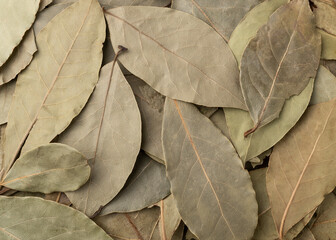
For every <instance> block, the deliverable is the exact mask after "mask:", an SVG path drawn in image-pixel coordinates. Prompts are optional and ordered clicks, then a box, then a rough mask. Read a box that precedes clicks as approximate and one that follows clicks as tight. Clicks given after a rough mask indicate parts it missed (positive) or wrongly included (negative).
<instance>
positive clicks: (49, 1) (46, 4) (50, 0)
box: [39, 0, 53, 12]
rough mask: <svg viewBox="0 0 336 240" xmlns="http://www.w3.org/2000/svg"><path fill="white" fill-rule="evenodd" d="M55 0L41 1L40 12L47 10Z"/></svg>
mask: <svg viewBox="0 0 336 240" xmlns="http://www.w3.org/2000/svg"><path fill="white" fill-rule="evenodd" d="M52 1H53V0H40V6H39V12H40V11H42V10H43V9H45V8H46V7H47V6H48V5H49V4H50V3H52Z"/></svg>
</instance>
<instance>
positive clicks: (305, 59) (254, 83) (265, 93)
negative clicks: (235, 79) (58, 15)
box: [240, 0, 321, 136]
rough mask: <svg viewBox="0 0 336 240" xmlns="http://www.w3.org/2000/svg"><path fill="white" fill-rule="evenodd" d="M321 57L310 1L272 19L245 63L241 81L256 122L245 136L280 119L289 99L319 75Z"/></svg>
mask: <svg viewBox="0 0 336 240" xmlns="http://www.w3.org/2000/svg"><path fill="white" fill-rule="evenodd" d="M279 36H283V37H281V38H279ZM320 54H321V37H320V35H319V34H318V32H317V31H316V28H315V22H314V16H313V14H312V12H311V10H310V7H309V3H308V1H305V0H293V1H291V2H289V3H287V4H285V5H283V6H282V7H280V8H279V9H278V10H276V11H275V12H274V14H272V15H271V16H270V18H269V21H268V23H267V24H266V25H264V26H262V27H261V28H260V29H259V30H258V32H257V35H256V37H255V38H253V39H252V40H251V41H250V42H249V44H248V46H247V47H246V49H245V52H244V54H243V57H242V61H241V73H240V82H241V86H242V90H243V95H244V99H245V102H246V105H247V107H248V109H249V112H250V115H251V118H252V119H253V122H254V127H253V128H252V129H250V130H248V129H246V130H248V131H247V132H245V136H247V135H249V134H251V133H252V132H254V131H255V130H256V129H258V128H259V127H262V126H264V125H266V124H268V123H270V122H272V121H273V120H274V119H276V118H278V117H279V115H280V112H281V110H282V109H283V105H284V103H285V100H286V99H289V98H290V97H291V96H294V95H298V94H299V93H301V92H302V90H303V89H304V88H305V87H306V86H307V84H308V83H309V79H310V78H314V77H315V75H316V71H317V68H318V66H319V58H320Z"/></svg>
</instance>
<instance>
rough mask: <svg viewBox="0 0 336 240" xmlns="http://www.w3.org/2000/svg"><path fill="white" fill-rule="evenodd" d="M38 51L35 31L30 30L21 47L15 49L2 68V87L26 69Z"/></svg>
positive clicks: (0, 71) (0, 69) (0, 74)
mask: <svg viewBox="0 0 336 240" xmlns="http://www.w3.org/2000/svg"><path fill="white" fill-rule="evenodd" d="M36 51H37V48H36V43H35V34H34V31H33V29H29V30H28V31H27V32H26V34H25V35H24V37H23V39H22V41H21V43H20V44H19V46H17V48H15V49H14V51H13V53H12V55H11V56H10V57H9V58H8V59H7V61H6V62H5V63H4V64H3V65H2V66H1V67H0V85H1V84H3V83H7V82H9V81H11V80H12V79H14V78H15V77H16V75H17V74H19V73H20V72H21V71H22V70H23V69H24V68H26V67H27V66H28V64H29V63H30V61H31V60H32V59H33V54H34V53H35V52H36Z"/></svg>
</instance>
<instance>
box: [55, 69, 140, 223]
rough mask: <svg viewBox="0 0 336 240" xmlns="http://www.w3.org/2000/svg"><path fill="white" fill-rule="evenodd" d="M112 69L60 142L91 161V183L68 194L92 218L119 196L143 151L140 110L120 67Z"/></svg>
mask: <svg viewBox="0 0 336 240" xmlns="http://www.w3.org/2000/svg"><path fill="white" fill-rule="evenodd" d="M112 66H113V63H110V64H108V65H105V66H104V67H103V68H102V70H101V72H100V78H99V82H98V84H97V86H96V89H95V91H94V92H93V94H92V96H91V98H90V100H89V102H88V104H87V105H86V107H85V108H84V109H83V111H82V113H81V114H80V115H79V117H78V118H77V119H75V121H74V122H73V124H72V125H71V126H70V127H69V128H68V129H67V130H66V131H65V132H64V133H63V134H62V135H61V136H60V138H59V142H62V143H65V144H68V145H70V146H72V147H74V148H76V149H78V150H79V151H80V152H82V153H83V154H84V155H85V156H86V157H87V158H88V159H89V164H90V166H91V168H92V174H91V178H90V180H89V181H88V182H87V183H86V184H85V185H84V186H83V187H82V188H81V189H79V190H78V191H76V192H67V196H68V197H69V199H70V200H71V202H72V203H73V204H74V205H75V206H76V208H77V209H79V210H81V211H83V212H84V213H85V214H87V215H88V216H92V215H93V214H94V213H95V212H96V211H97V210H98V209H99V208H100V207H101V206H105V205H106V204H107V203H108V202H110V201H111V200H112V199H113V198H114V197H115V196H116V195H117V194H118V192H119V191H120V190H121V188H122V187H123V186H124V184H125V182H126V180H127V178H128V176H129V175H130V174H131V172H132V169H133V167H134V164H135V161H136V158H137V155H138V153H139V150H140V143H141V119H140V113H139V109H138V106H137V103H136V100H135V98H134V95H133V92H132V89H131V87H130V86H129V84H128V83H127V81H126V79H125V77H124V75H123V74H122V72H121V70H120V68H119V66H118V64H117V63H116V64H115V65H114V68H113V70H112ZM111 71H113V72H112V77H111Z"/></svg>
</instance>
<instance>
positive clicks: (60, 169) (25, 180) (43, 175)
mask: <svg viewBox="0 0 336 240" xmlns="http://www.w3.org/2000/svg"><path fill="white" fill-rule="evenodd" d="M90 171H91V170H90V167H89V165H88V163H87V160H86V158H85V157H84V156H83V155H82V154H81V153H80V152H78V151H77V150H76V149H74V148H71V147H69V146H67V145H64V144H59V143H50V144H47V145H43V146H40V147H38V148H35V149H33V150H30V151H28V152H26V153H24V154H22V155H21V157H20V158H19V159H17V160H16V162H15V163H14V165H13V167H12V168H11V169H10V170H9V172H8V173H7V174H6V175H5V177H4V180H3V181H2V182H0V185H2V186H5V187H8V188H11V189H15V190H19V191H26V192H42V193H51V192H63V191H74V190H77V189H78V188H80V187H81V186H82V185H83V184H84V183H86V181H87V180H88V179H89V176H90Z"/></svg>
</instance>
